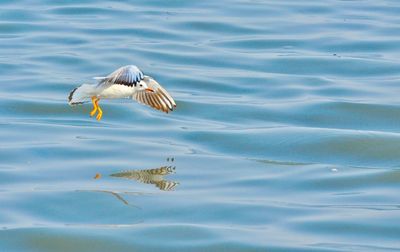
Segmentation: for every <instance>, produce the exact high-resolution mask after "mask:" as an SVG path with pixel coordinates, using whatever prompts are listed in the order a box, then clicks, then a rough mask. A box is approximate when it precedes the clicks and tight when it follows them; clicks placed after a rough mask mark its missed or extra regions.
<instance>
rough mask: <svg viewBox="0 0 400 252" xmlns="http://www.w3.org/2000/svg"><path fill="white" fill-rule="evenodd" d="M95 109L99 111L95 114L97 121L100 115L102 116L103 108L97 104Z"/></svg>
mask: <svg viewBox="0 0 400 252" xmlns="http://www.w3.org/2000/svg"><path fill="white" fill-rule="evenodd" d="M97 110H98V111H99V113H98V114H97V116H96V119H97V121H100V119H101V117H102V116H103V110H101V108H100V106H97Z"/></svg>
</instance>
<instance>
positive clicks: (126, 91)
mask: <svg viewBox="0 0 400 252" xmlns="http://www.w3.org/2000/svg"><path fill="white" fill-rule="evenodd" d="M134 93H135V88H134V87H128V86H125V85H118V84H115V85H111V86H110V87H107V88H106V89H104V90H103V91H101V92H100V94H99V97H100V98H110V99H116V98H126V97H129V96H131V95H133V94H134Z"/></svg>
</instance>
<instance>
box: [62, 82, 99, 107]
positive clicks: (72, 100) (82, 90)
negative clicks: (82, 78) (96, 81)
mask: <svg viewBox="0 0 400 252" xmlns="http://www.w3.org/2000/svg"><path fill="white" fill-rule="evenodd" d="M94 95H96V85H92V84H82V85H80V86H79V87H76V88H74V89H73V90H72V91H71V93H69V95H68V103H69V105H76V104H82V103H85V102H88V101H90V98H91V97H92V96H94Z"/></svg>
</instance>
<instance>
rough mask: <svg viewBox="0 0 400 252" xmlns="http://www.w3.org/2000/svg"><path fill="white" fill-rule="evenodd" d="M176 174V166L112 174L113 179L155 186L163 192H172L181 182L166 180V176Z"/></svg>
mask: <svg viewBox="0 0 400 252" xmlns="http://www.w3.org/2000/svg"><path fill="white" fill-rule="evenodd" d="M171 173H175V166H162V167H160V168H154V169H145V170H126V171H122V172H118V173H114V174H111V175H110V176H111V177H117V178H125V179H131V180H136V181H138V182H141V183H145V184H153V185H155V186H156V187H158V188H159V189H160V190H162V191H172V190H174V189H175V188H176V187H177V186H178V185H179V182H176V181H170V180H166V179H165V178H164V176H166V175H169V174H171Z"/></svg>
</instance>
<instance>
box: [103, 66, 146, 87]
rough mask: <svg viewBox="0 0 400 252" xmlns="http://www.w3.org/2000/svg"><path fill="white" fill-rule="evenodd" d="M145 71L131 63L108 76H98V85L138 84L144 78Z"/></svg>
mask: <svg viewBox="0 0 400 252" xmlns="http://www.w3.org/2000/svg"><path fill="white" fill-rule="evenodd" d="M143 77H144V75H143V73H142V71H140V69H139V68H138V67H137V66H134V65H129V66H123V67H121V68H118V69H117V70H115V71H114V72H112V73H111V74H109V75H108V76H107V77H102V78H98V79H99V84H98V85H114V84H120V85H125V86H130V87H132V86H136V84H137V83H138V82H140V81H141V80H143Z"/></svg>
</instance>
